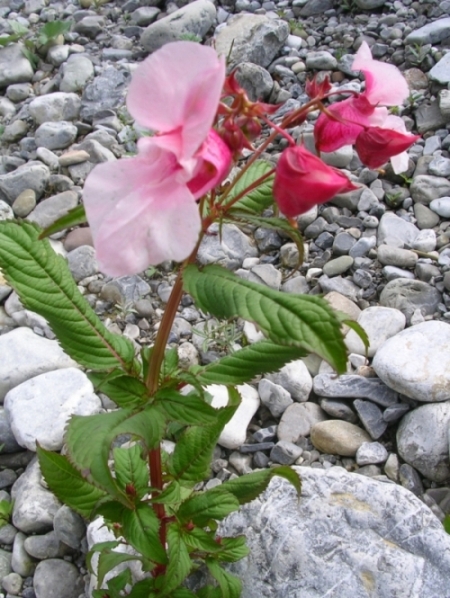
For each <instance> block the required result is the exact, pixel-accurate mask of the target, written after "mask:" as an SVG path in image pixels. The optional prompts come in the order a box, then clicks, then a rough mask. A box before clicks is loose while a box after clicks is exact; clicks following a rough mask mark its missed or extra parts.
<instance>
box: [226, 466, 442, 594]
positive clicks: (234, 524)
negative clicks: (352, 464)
mask: <svg viewBox="0 0 450 598" xmlns="http://www.w3.org/2000/svg"><path fill="white" fill-rule="evenodd" d="M294 470H295V471H296V472H297V473H298V474H299V475H300V477H301V479H302V493H301V497H300V499H299V497H298V496H297V493H296V491H295V490H294V488H293V487H292V486H291V485H290V484H289V483H288V482H287V481H285V480H284V479H281V478H277V477H275V478H274V479H273V480H272V481H271V483H270V485H269V488H268V489H267V490H266V492H264V493H263V494H262V495H261V496H260V497H258V499H256V500H254V501H253V502H251V503H249V504H248V505H244V506H243V507H241V509H239V511H237V512H236V513H233V514H232V515H230V516H229V517H228V518H227V519H226V520H225V522H224V523H223V524H222V525H221V526H220V528H219V533H220V534H221V535H224V536H228V535H231V536H233V535H237V534H242V533H245V536H246V540H247V543H248V545H249V548H250V554H249V556H248V557H247V558H245V559H243V560H242V561H239V562H238V563H236V564H234V565H232V566H230V569H231V570H232V571H233V572H234V573H235V574H236V575H237V576H238V577H239V578H240V579H241V580H242V583H243V590H242V598H261V597H262V596H270V598H325V597H326V598H349V597H352V598H363V597H364V598H366V597H367V598H368V597H369V596H371V597H373V598H393V597H394V596H395V597H396V598H443V597H444V596H448V579H449V577H450V536H448V535H447V534H446V533H445V531H444V529H443V526H442V524H441V523H440V521H439V520H438V519H437V517H435V515H434V514H433V513H432V512H431V510H430V509H429V508H428V507H427V506H426V505H424V504H423V503H422V502H421V501H420V500H419V499H418V498H417V497H416V496H414V495H413V494H412V492H409V491H408V490H406V489H405V488H402V487H401V486H398V485H397V484H392V483H385V482H379V481H376V480H372V479H370V478H368V477H366V476H361V475H356V474H351V473H348V472H346V471H344V469H342V468H340V467H333V468H331V469H329V470H327V471H323V470H320V469H312V468H310V467H295V468H294Z"/></svg>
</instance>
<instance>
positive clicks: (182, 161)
mask: <svg viewBox="0 0 450 598" xmlns="http://www.w3.org/2000/svg"><path fill="white" fill-rule="evenodd" d="M224 80H225V64H224V61H223V60H220V59H219V58H218V57H217V54H216V53H215V51H214V50H213V49H212V48H208V47H204V46H200V45H199V44H196V43H193V42H174V43H170V44H166V45H165V46H163V47H162V48H161V49H160V50H158V51H157V52H155V53H154V54H152V55H151V56H149V57H148V58H147V59H146V60H145V61H144V62H143V63H142V64H140V65H139V67H138V68H137V69H136V71H135V73H134V74H133V77H132V80H131V84H130V89H129V92H128V97H127V107H128V110H129V112H130V114H131V115H132V116H133V117H134V118H135V119H136V121H137V122H139V124H140V125H142V126H144V127H146V128H148V129H151V130H152V131H156V132H157V134H156V135H155V136H153V137H143V138H142V139H140V140H139V141H138V154H137V156H135V157H133V158H124V159H121V160H118V161H117V162H106V163H104V164H100V165H99V166H97V167H96V168H95V169H94V170H93V171H92V172H91V173H90V174H89V176H88V178H87V180H86V183H85V186H84V192H83V199H84V205H85V208H86V213H87V218H88V221H89V224H90V227H91V230H92V235H93V239H94V246H95V248H96V252H97V259H98V262H99V266H100V269H101V270H102V271H104V272H105V273H107V274H110V275H111V276H123V275H125V274H135V273H137V272H142V271H143V270H144V269H145V268H146V267H148V266H149V265H151V264H159V263H161V262H162V261H164V260H175V261H182V260H183V259H185V258H186V257H188V256H189V254H190V253H191V252H192V250H193V249H194V247H195V244H196V243H197V240H198V236H199V233H200V229H201V219H200V214H199V210H198V205H197V203H196V199H198V198H199V197H201V196H202V195H204V194H205V193H206V192H208V191H209V190H211V189H212V188H213V187H215V186H216V185H217V184H219V183H220V182H221V181H222V180H223V179H224V178H225V176H226V175H227V174H228V171H229V168H230V165H231V152H230V150H229V149H228V147H227V146H226V145H225V143H224V142H223V141H222V139H221V138H220V137H219V136H218V134H217V133H216V132H215V131H214V130H213V129H211V126H212V124H213V122H214V118H215V116H216V111H217V107H218V104H219V100H220V95H221V91H222V86H223V83H224Z"/></svg>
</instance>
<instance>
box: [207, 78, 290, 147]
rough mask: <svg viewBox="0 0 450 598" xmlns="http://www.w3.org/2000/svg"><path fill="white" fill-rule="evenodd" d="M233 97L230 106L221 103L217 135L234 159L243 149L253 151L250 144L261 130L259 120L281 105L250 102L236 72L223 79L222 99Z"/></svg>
mask: <svg viewBox="0 0 450 598" xmlns="http://www.w3.org/2000/svg"><path fill="white" fill-rule="evenodd" d="M229 96H232V97H233V101H232V103H231V104H223V103H221V104H220V106H219V110H218V114H219V115H223V116H224V117H225V118H224V119H223V121H222V122H221V124H220V127H219V130H218V133H219V135H220V136H221V138H222V139H223V140H224V141H225V143H226V144H227V145H228V147H229V148H230V149H231V150H232V151H233V154H234V155H235V157H239V156H240V154H241V153H242V150H243V148H247V149H253V147H252V145H251V142H252V141H253V140H254V139H256V138H257V137H258V136H259V135H260V133H261V130H262V126H261V122H260V118H261V117H264V116H265V115H266V114H273V113H275V112H276V111H277V110H278V108H279V107H280V105H281V104H276V105H274V104H265V103H264V102H259V101H257V102H252V101H251V100H250V99H249V97H248V95H247V92H246V91H245V90H244V89H243V88H242V87H241V86H240V85H239V82H238V80H237V79H236V71H233V72H232V73H230V74H229V75H228V77H227V78H226V79H225V84H224V95H223V98H224V99H225V98H227V97H229Z"/></svg>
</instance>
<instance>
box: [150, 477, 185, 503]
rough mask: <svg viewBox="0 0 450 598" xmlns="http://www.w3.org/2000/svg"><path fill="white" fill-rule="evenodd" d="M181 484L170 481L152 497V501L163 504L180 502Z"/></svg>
mask: <svg viewBox="0 0 450 598" xmlns="http://www.w3.org/2000/svg"><path fill="white" fill-rule="evenodd" d="M181 500H182V494H181V486H180V484H179V483H178V482H170V484H168V485H167V486H166V487H165V488H164V490H163V491H162V492H161V493H160V494H158V495H157V496H155V497H154V498H152V502H157V503H161V504H164V505H173V504H177V503H179V502H181Z"/></svg>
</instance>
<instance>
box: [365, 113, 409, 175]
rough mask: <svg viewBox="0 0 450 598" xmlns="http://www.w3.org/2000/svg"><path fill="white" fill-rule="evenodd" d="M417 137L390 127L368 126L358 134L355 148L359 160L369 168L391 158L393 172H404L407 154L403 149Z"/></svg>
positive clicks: (377, 166)
mask: <svg viewBox="0 0 450 598" xmlns="http://www.w3.org/2000/svg"><path fill="white" fill-rule="evenodd" d="M400 120H401V119H400ZM402 122H403V121H402ZM419 138H420V136H419V135H411V134H410V133H400V132H399V131H394V130H392V129H382V128H380V127H369V128H368V129H365V130H363V131H362V133H360V134H359V135H358V137H357V139H356V143H355V149H356V151H357V153H358V156H359V158H360V160H361V162H362V163H363V164H365V165H366V166H368V167H369V168H373V169H375V168H380V166H383V164H384V163H385V162H387V161H388V160H389V159H391V162H392V167H393V169H394V172H396V173H398V172H404V171H405V170H407V169H408V154H406V152H405V150H407V149H408V148H409V147H410V146H411V145H412V144H413V143H414V142H415V141H417V139H419Z"/></svg>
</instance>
